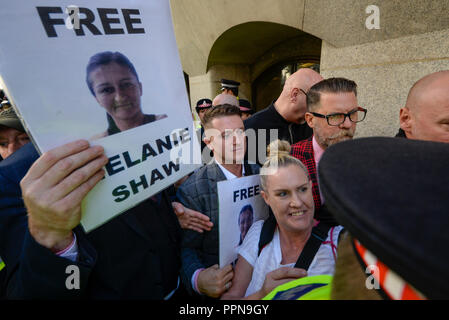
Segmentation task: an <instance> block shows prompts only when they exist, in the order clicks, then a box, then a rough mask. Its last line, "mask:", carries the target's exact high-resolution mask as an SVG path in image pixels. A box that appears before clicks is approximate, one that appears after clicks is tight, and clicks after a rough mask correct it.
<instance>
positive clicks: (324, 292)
mask: <svg viewBox="0 0 449 320" xmlns="http://www.w3.org/2000/svg"><path fill="white" fill-rule="evenodd" d="M330 299H331V285H330V284H328V285H325V286H324V287H321V288H316V289H314V290H312V291H310V292H308V293H306V294H305V295H303V296H302V297H301V298H299V299H298V300H330Z"/></svg>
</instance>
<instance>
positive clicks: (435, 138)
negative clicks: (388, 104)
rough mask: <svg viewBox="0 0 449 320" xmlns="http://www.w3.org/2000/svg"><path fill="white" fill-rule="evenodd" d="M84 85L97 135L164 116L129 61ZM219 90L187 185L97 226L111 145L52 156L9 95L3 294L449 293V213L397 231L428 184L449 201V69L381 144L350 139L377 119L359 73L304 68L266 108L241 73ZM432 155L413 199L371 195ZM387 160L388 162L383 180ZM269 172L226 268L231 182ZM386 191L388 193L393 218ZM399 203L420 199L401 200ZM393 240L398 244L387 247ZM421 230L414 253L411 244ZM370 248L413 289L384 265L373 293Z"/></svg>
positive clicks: (201, 108) (203, 108)
mask: <svg viewBox="0 0 449 320" xmlns="http://www.w3.org/2000/svg"><path fill="white" fill-rule="evenodd" d="M118 69H120V70H121V73H123V72H124V73H126V74H127V76H126V79H125V80H123V79H121V78H117V74H119V73H118V72H116V71H117V70H118ZM86 80H87V84H88V86H89V88H90V90H91V92H92V94H93V96H94V98H95V99H96V100H97V101H98V103H99V104H100V105H101V106H102V107H104V109H105V111H106V116H107V118H108V123H109V128H108V129H107V130H106V131H105V132H103V133H101V134H99V136H97V137H95V138H96V139H97V138H101V137H105V136H108V135H112V134H114V133H118V132H120V131H123V130H127V129H131V128H133V127H136V126H138V125H141V124H142V123H148V122H152V121H156V120H158V119H161V118H162V117H164V116H165V115H145V114H143V113H142V111H141V106H140V95H141V92H142V87H141V84H140V82H139V80H138V75H137V73H136V72H135V70H134V68H133V66H132V64H131V62H129V61H128V60H127V58H126V57H124V56H121V55H117V53H116V54H113V53H100V54H97V55H95V56H93V57H92V58H91V61H90V62H89V66H88V68H87V72H86ZM105 84H106V85H105ZM221 84H222V93H220V94H219V95H217V96H216V97H214V99H209V98H203V99H200V100H198V102H197V104H196V107H195V110H196V113H197V115H198V117H199V118H200V121H201V128H199V129H198V136H199V137H200V138H201V152H202V159H203V162H204V165H202V166H201V168H199V169H197V170H195V171H194V172H193V173H192V174H190V175H189V176H188V177H185V178H184V179H182V181H180V182H179V183H177V184H176V185H175V187H172V190H175V191H174V192H175V193H176V195H174V194H172V193H173V192H172V191H170V190H168V189H167V190H164V191H162V192H159V193H158V194H156V195H154V196H152V197H150V198H148V199H147V200H145V201H144V202H142V203H140V204H138V205H137V206H135V207H133V208H131V209H129V210H127V211H126V212H125V213H123V214H121V215H119V216H117V217H115V218H114V219H113V220H111V221H109V222H108V223H106V224H104V225H103V226H101V227H99V228H97V229H95V230H93V231H92V232H90V233H85V232H84V230H83V229H82V227H81V226H80V219H81V211H82V210H81V203H82V200H83V199H84V198H85V197H86V195H87V194H88V193H89V191H90V190H92V189H93V188H94V187H95V185H96V184H97V183H98V182H99V181H100V180H101V179H102V178H103V177H104V170H103V167H104V166H105V165H106V164H107V162H108V158H107V157H106V156H105V155H104V150H103V148H102V147H100V146H91V145H90V144H89V142H88V141H85V140H79V141H74V142H71V143H68V144H65V145H62V146H59V147H56V148H54V149H52V150H50V151H48V152H45V153H43V154H42V155H39V154H38V152H37V150H36V149H35V147H34V146H33V144H32V143H30V142H29V141H30V137H29V136H28V135H27V133H26V132H25V130H24V128H23V126H22V124H21V122H20V120H19V118H18V117H17V115H16V114H15V112H14V109H13V108H12V107H11V106H10V104H8V103H3V102H2V109H1V110H0V152H1V153H0V155H1V157H2V158H3V160H2V161H0V259H1V260H0V297H2V298H7V299H79V298H87V299H157V300H172V301H179V302H183V301H197V302H205V301H210V300H211V299H233V300H238V299H305V298H310V299H312V298H314V299H329V298H333V299H368V298H370V299H371V298H373V299H376V298H392V299H406V298H410V299H426V298H448V297H449V293H448V289H447V288H445V287H444V286H441V285H438V283H435V284H434V283H433V282H432V281H431V280H429V279H430V278H431V277H430V276H429V274H432V272H433V273H435V274H438V276H441V277H443V276H445V275H446V274H447V271H444V270H442V269H441V268H439V267H435V265H439V264H440V263H443V262H445V261H448V262H449V257H448V255H447V253H446V250H444V247H443V249H441V248H439V247H438V246H435V248H434V247H432V243H434V242H441V243H445V241H446V240H448V239H447V237H448V236H447V235H446V234H445V231H446V230H447V229H445V228H444V227H445V226H447V227H449V225H448V218H446V217H445V216H444V215H441V214H443V213H444V211H441V212H440V213H441V214H439V215H438V214H436V215H434V216H432V219H429V218H424V217H422V220H421V217H420V216H419V215H418V214H411V215H410V219H412V220H410V219H409V224H413V225H419V226H420V228H421V229H422V230H420V231H421V232H422V233H421V234H419V235H418V234H410V233H407V232H406V230H403V229H404V228H402V229H401V228H398V229H399V230H396V229H394V228H393V227H394V226H395V225H396V224H395V222H396V220H395V219H396V218H395V216H396V215H400V216H401V215H402V216H404V215H406V214H407V212H408V211H409V210H410V211H413V210H416V209H414V208H415V207H419V204H418V205H417V202H418V201H419V200H418V198H419V197H416V196H415V194H414V192H415V191H416V192H418V190H419V189H420V188H422V187H423V186H425V187H426V188H427V189H432V188H433V191H434V194H433V196H434V198H433V199H434V201H439V203H438V208H437V209H435V210H444V209H441V208H445V207H447V206H446V205H447V204H448V200H447V190H445V189H444V188H445V186H446V185H447V181H446V182H445V181H444V179H445V177H447V173H449V172H448V170H447V163H449V162H446V165H444V164H443V165H438V163H441V162H443V163H444V161H448V158H449V145H447V143H449V71H447V70H444V71H439V72H435V73H432V74H429V75H426V76H425V77H423V78H422V79H419V80H418V81H417V82H416V83H415V84H414V85H413V86H412V88H411V89H410V91H409V94H408V96H407V100H406V102H405V106H404V107H403V108H401V109H400V113H399V123H400V129H399V132H398V134H397V135H396V137H391V138H383V139H381V138H373V139H375V141H372V140H370V139H367V140H366V139H355V140H354V141H351V140H352V139H353V137H354V135H355V131H356V126H357V123H359V122H361V121H363V120H365V118H366V117H367V116H369V107H367V108H364V107H361V106H360V105H359V103H358V101H357V92H358V91H360V90H364V89H363V88H358V87H357V84H356V83H355V82H354V81H352V80H349V79H345V78H328V79H323V77H322V76H321V75H320V74H318V73H317V72H315V71H314V70H312V69H307V68H303V69H300V70H298V71H297V72H295V73H294V74H292V75H291V76H290V77H289V78H288V79H287V81H286V82H285V85H284V87H283V89H282V92H281V94H280V95H279V97H277V98H276V99H275V100H274V101H273V103H272V104H271V105H269V106H268V107H266V108H264V109H262V110H260V111H259V112H257V113H256V112H254V110H255V108H254V107H252V106H251V104H250V102H249V101H248V100H245V99H242V98H239V92H238V88H239V85H240V83H238V82H237V81H232V80H227V79H222V80H221ZM274 98H275V97H274ZM2 99H4V100H5V101H6V100H7V98H6V96H3V97H2ZM122 104H123V105H127V106H128V105H133V106H135V108H133V110H137V111H136V112H134V113H133V114H132V115H129V114H127V113H129V112H130V111H131V108H124V109H122V108H120V105H122ZM131 116H132V117H131ZM131 118H132V119H131ZM130 119H131V120H130ZM248 130H253V131H254V132H256V134H255V137H256V141H252V142H251V143H253V144H254V145H255V146H256V154H257V156H256V158H253V157H252V155H251V154H249V152H248V150H249V147H248V140H247V136H246V134H245V132H247V131H248ZM259 131H265V132H264V133H265V136H264V135H259V134H258V133H259ZM273 132H274V133H275V137H274V136H271V134H272V133H273ZM268 133H269V134H268ZM260 137H266V140H265V138H262V139H263V140H265V141H258V139H260ZM444 143H446V144H444ZM260 148H263V149H264V150H260ZM265 149H267V150H268V151H267V152H266V153H265ZM432 150H436V151H435V152H433V151H432ZM400 151H401V152H400ZM420 152H426V154H428V155H429V158H423V157H422V156H420V154H421V153H420ZM260 155H262V156H260ZM432 157H433V158H432ZM254 159H255V160H256V161H252V160H254ZM389 159H394V160H395V161H396V162H395V161H388V160H389ZM432 161H435V163H436V164H435V166H434V169H429V170H428V171H427V172H426V174H427V175H424V174H421V173H420V174H417V177H422V179H423V181H421V180H416V179H410V180H411V182H410V183H408V185H407V188H406V189H407V192H408V193H406V194H405V195H403V194H401V190H400V188H398V190H396V189H391V188H389V186H388V185H385V186H383V188H382V187H380V188H378V189H376V191H372V190H371V189H370V187H371V186H377V185H378V183H377V182H378V181H384V180H385V178H384V177H388V179H393V181H395V180H394V179H396V178H397V180H401V179H403V176H407V174H411V175H414V171H413V170H416V168H417V167H418V168H419V167H421V168H422V166H424V165H425V166H426V167H425V168H427V167H431V168H432V167H433V165H434V164H433V162H432ZM398 162H399V164H398ZM378 163H382V165H383V168H384V169H383V171H382V172H380V173H379V174H370V170H374V168H377V167H376V166H377V164H378ZM401 164H402V166H401ZM435 168H436V169H435ZM422 169H424V168H422ZM437 169H438V170H437ZM407 170H408V171H407ZM443 171H444V172H443ZM445 173H446V174H445ZM257 174H258V175H259V176H260V187H261V190H262V191H261V195H262V198H263V200H264V201H265V203H266V204H267V206H268V207H269V210H270V215H269V218H268V219H267V220H265V221H254V222H253V221H252V220H251V226H250V227H249V230H246V229H247V228H246V229H245V231H244V234H245V236H244V237H241V241H240V243H239V246H238V249H237V252H238V259H237V262H236V264H235V265H233V264H229V265H227V266H224V267H222V268H220V267H219V261H218V260H219V258H218V257H219V232H218V215H219V204H218V194H217V183H218V182H219V181H224V180H231V179H238V178H240V177H243V176H249V175H257ZM388 179H387V180H388ZM446 179H447V178H446ZM429 181H430V182H429ZM401 182H402V183H404V184H407V182H405V181H403V180H401ZM412 182H413V183H412ZM391 183H392V184H393V183H394V182H391ZM446 189H447V187H446ZM362 190H368V191H367V192H366V193H362ZM171 192H172V193H171ZM373 195H375V196H376V198H378V199H379V201H383V202H382V203H381V204H380V207H382V210H381V211H382V213H379V212H378V210H377V211H376V206H375V205H373V203H375V201H374V200H372V197H373ZM445 195H446V196H445ZM395 197H396V198H397V199H404V198H407V199H408V201H402V202H399V204H400V205H399V206H398V204H397V203H396V202H394V200H392V199H395ZM440 200H441V201H440ZM365 202H366V203H368V204H369V205H366V206H364V203H365ZM393 202H394V203H393ZM378 205H379V204H378ZM426 205H427V206H429V207H430V206H431V205H433V204H431V203H427V204H426ZM393 208H394V209H395V210H396V211H393ZM397 210H399V211H397ZM435 210H432V212H437V211H435ZM402 211H403V214H401V212H402ZM393 212H394V213H395V214H392V213H393ZM413 212H415V211H413ZM438 212H439V211H438ZM426 214H427V212H426V210H423V211H422V215H423V216H424V215H426ZM367 217H368V218H370V217H374V218H373V219H372V220H369V219H368V220H364V219H367ZM413 219H414V220H413ZM367 221H368V222H369V223H367ZM376 221H378V222H376ZM422 221H424V222H425V223H422ZM429 221H430V222H429ZM377 223H378V224H377ZM379 226H382V228H380V227H379ZM383 226H387V227H385V228H383ZM384 230H386V232H385V233H383V231H384ZM389 237H390V238H394V240H395V241H392V242H390V244H389V245H388V239H389ZM418 239H419V241H418V242H417V244H416V246H414V247H412V246H410V247H404V246H401V245H400V244H402V243H414V242H416V241H417V240H418ZM385 243H387V244H385ZM413 248H416V250H415V251H414V249H413ZM395 250H397V251H400V252H398V254H397V257H395V254H394V252H396V251H395ZM366 252H369V253H370V254H371V255H370V257H373V256H377V257H378V261H382V262H383V263H384V264H382V266H381V267H380V270H381V272H387V271H385V270H387V269H388V270H389V269H392V270H394V275H395V277H396V278H395V279H396V280H397V279H400V280H401V281H402V282H400V281H399V280H397V281H396V282H394V283H395V284H397V283H399V282H400V283H401V285H402V287H401V289H396V288H395V289H391V284H389V283H388V281H387V280H385V277H383V276H382V275H381V276H380V278H379V279H377V278H376V279H375V284H376V283H380V286H376V285H374V287H375V289H374V290H371V289H372V288H368V287H367V285H366V283H367V277H370V276H372V275H371V273H368V274H367V273H366V272H365V267H367V266H368V267H369V266H372V265H373V264H375V263H374V262H373V260H372V259H371V260H369V258H368V254H366ZM423 252H424V253H425V255H426V256H424V257H423V255H422V253H423ZM402 253H406V254H407V255H405V254H402ZM403 257H404V258H403ZM426 259H427V260H430V261H427V262H426V263H423V262H422V261H424V260H426ZM360 261H364V263H365V264H363V263H360ZM379 263H380V262H379ZM420 264H421V265H422V268H421V267H420V268H421V269H420V270H419V272H414V270H415V269H416V268H417V266H416V265H420ZM421 265H420V266H421ZM69 266H76V267H78V269H79V287H78V288H77V289H76V290H69V289H67V285H66V280H67V276H68V275H67V272H66V270H67V268H68V267H69ZM390 272H391V271H390ZM348 274H349V275H348ZM389 274H390V273H389ZM391 274H393V273H391ZM351 275H354V276H351ZM356 275H357V276H356ZM387 278H388V277H387ZM376 281H377V282H376ZM430 284H432V285H433V286H432V285H430ZM398 290H400V292H399V291H398ZM398 292H399V293H398Z"/></svg>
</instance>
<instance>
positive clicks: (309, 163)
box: [290, 136, 321, 212]
mask: <svg viewBox="0 0 449 320" xmlns="http://www.w3.org/2000/svg"><path fill="white" fill-rule="evenodd" d="M312 138H313V136H312V137H310V138H308V139H306V140H302V141H299V142H297V143H295V144H294V145H292V149H291V151H290V154H291V155H292V156H293V157H295V158H296V159H299V160H301V162H302V163H303V164H304V165H305V166H306V168H307V171H308V172H309V176H310V179H312V192H313V200H314V201H315V212H317V211H318V210H319V209H320V208H321V197H320V190H319V189H318V176H317V172H316V165H315V156H314V154H313V147H312Z"/></svg>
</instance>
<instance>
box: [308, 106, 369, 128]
mask: <svg viewBox="0 0 449 320" xmlns="http://www.w3.org/2000/svg"><path fill="white" fill-rule="evenodd" d="M367 111H368V110H366V109H364V108H362V107H357V108H356V109H354V110H352V111H350V112H348V113H331V114H328V115H324V114H321V113H317V112H309V113H311V114H313V115H314V116H315V117H319V118H325V119H326V120H327V124H328V125H330V126H339V125H341V124H342V123H343V122H345V120H346V117H348V118H349V120H351V122H354V123H357V122H361V121H363V120H365V117H366V112H367Z"/></svg>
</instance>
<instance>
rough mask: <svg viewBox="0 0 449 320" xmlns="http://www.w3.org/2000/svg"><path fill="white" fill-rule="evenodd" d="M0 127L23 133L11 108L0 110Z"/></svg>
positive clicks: (23, 130)
mask: <svg viewBox="0 0 449 320" xmlns="http://www.w3.org/2000/svg"><path fill="white" fill-rule="evenodd" d="M0 126H4V127H8V128H12V129H16V130H18V131H21V132H25V129H24V128H23V126H22V123H21V122H20V120H19V117H17V114H16V113H15V111H14V109H13V108H12V107H9V108H6V109H4V110H0Z"/></svg>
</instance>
